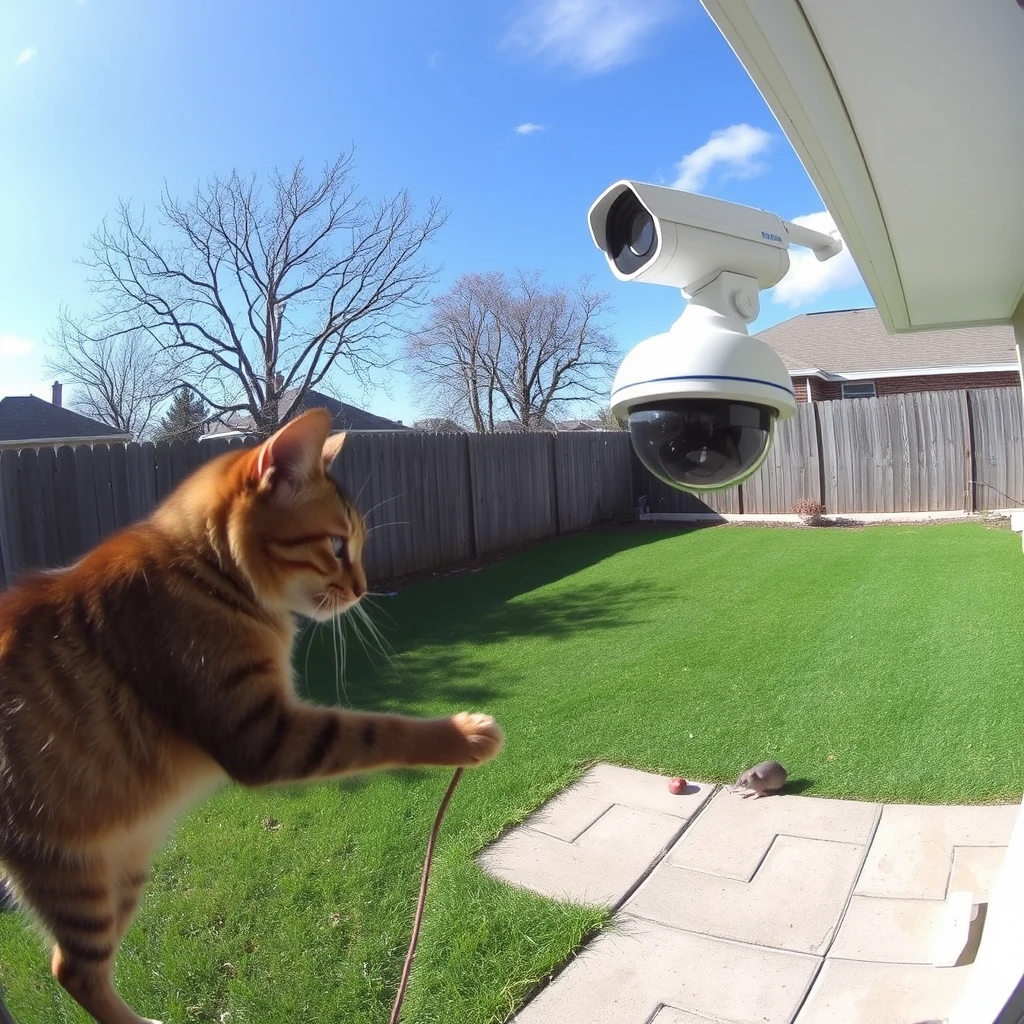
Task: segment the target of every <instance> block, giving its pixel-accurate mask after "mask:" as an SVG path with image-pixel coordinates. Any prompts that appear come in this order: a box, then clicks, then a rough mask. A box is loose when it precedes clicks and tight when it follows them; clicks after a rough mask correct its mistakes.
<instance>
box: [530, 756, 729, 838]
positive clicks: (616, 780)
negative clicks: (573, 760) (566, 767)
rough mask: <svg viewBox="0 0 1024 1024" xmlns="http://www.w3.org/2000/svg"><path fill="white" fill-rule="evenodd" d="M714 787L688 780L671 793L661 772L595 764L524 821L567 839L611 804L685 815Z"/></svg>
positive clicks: (585, 826) (696, 807)
mask: <svg viewBox="0 0 1024 1024" xmlns="http://www.w3.org/2000/svg"><path fill="white" fill-rule="evenodd" d="M714 790H715V787H714V785H709V784H708V783H702V782H691V783H690V785H689V786H688V787H687V790H686V792H684V793H682V794H680V795H679V796H675V795H673V794H672V793H670V792H669V791H668V779H667V778H665V777H664V776H661V775H652V774H650V773H649V772H639V771H636V770H634V769H632V768H620V767H618V766H617V765H611V764H599V765H595V766H594V767H593V768H591V769H590V770H589V771H588V772H587V773H586V774H585V775H584V776H583V777H582V778H581V779H579V780H578V781H577V782H574V783H573V784H572V785H570V786H568V787H566V789H564V790H563V791H562V792H561V793H559V794H558V796H556V797H554V798H553V799H551V800H549V801H548V802H547V803H546V804H545V805H544V807H542V808H541V809H540V810H539V811H537V813H536V814H534V815H532V816H531V817H530V818H529V819H528V820H527V821H526V823H525V824H526V826H527V827H528V828H532V829H534V830H535V831H537V832H543V833H544V834H545V835H549V836H554V837H555V838H557V839H562V840H564V841H565V842H567V843H571V842H573V841H574V840H575V839H576V838H577V837H578V836H580V835H581V834H582V833H583V832H584V831H585V830H586V829H587V828H589V827H590V825H592V824H593V823H594V822H595V821H597V819H598V818H599V817H601V815H602V814H604V813H605V812H606V811H607V810H608V808H609V807H611V806H612V805H613V804H621V805H623V806H625V807H635V808H638V809H640V810H648V811H657V812H658V813H659V814H670V815H672V816H673V817H677V818H683V819H688V818H691V817H693V815H695V814H696V813H697V811H699V810H700V808H701V807H702V806H703V805H704V803H705V801H706V800H707V799H708V798H709V797H710V796H711V794H712V793H713V792H714Z"/></svg>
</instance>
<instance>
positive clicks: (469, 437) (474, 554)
mask: <svg viewBox="0 0 1024 1024" xmlns="http://www.w3.org/2000/svg"><path fill="white" fill-rule="evenodd" d="M460 436H461V437H462V439H463V441H464V444H463V446H462V447H463V449H464V450H465V452H466V470H467V477H468V479H469V495H468V498H469V546H470V551H471V556H470V557H471V558H474V559H476V558H479V557H480V540H479V538H478V537H477V525H476V487H477V480H476V473H475V472H474V470H473V438H474V437H479V436H480V435H479V434H462V435H460Z"/></svg>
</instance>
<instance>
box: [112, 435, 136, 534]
mask: <svg viewBox="0 0 1024 1024" xmlns="http://www.w3.org/2000/svg"><path fill="white" fill-rule="evenodd" d="M110 493H111V496H112V498H113V505H114V528H115V529H117V530H120V529H121V528H122V527H125V526H127V525H128V524H129V523H130V522H131V521H132V516H131V513H130V512H129V511H128V459H127V451H126V450H125V446H124V445H123V444H112V445H111V446H110Z"/></svg>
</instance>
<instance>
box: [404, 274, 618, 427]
mask: <svg viewBox="0 0 1024 1024" xmlns="http://www.w3.org/2000/svg"><path fill="white" fill-rule="evenodd" d="M607 301H608V300H607V297H606V296H604V295H602V294H599V293H595V292H592V291H591V290H590V287H589V281H588V280H587V279H583V280H582V281H580V282H579V283H578V284H576V285H574V286H563V285H557V286H554V287H546V286H545V285H544V284H543V283H542V281H541V279H540V276H539V275H537V274H522V273H520V274H517V275H516V276H515V278H513V279H509V278H508V277H507V276H506V275H504V274H500V273H493V274H486V275H467V276H465V277H462V278H460V279H459V280H458V281H456V282H455V284H454V285H453V286H452V287H451V288H450V289H449V290H448V291H447V292H445V293H444V294H443V295H440V296H437V297H436V298H435V299H434V300H433V303H432V308H431V313H430V316H429V318H428V320H427V322H426V324H425V325H424V326H423V328H422V329H421V330H420V331H419V332H417V333H416V334H415V335H413V336H412V337H411V338H409V339H408V341H407V342H406V345H405V350H404V353H403V356H404V362H405V366H406V368H407V370H408V372H409V373H410V375H411V376H412V378H413V380H414V381H415V383H416V385H417V388H418V390H419V394H420V399H421V404H422V405H423V407H424V409H425V410H428V411H430V412H432V413H434V414H436V415H439V416H446V417H450V418H451V419H454V420H456V421H457V422H466V423H469V424H472V426H473V429H475V430H477V431H479V432H481V433H490V432H492V431H494V429H495V426H496V424H497V423H498V422H500V421H501V420H503V419H509V418H511V419H512V420H513V421H514V423H515V424H517V425H518V427H519V429H521V430H534V429H538V428H541V427H543V425H544V424H546V423H547V422H549V421H550V419H551V418H553V417H554V416H556V415H558V414H560V413H562V412H564V411H565V410H566V409H567V408H568V407H569V406H572V405H575V404H578V403H580V402H584V401H587V400H588V399H593V397H594V396H595V395H597V394H599V393H600V392H601V391H603V390H604V389H605V388H606V387H607V383H608V379H609V376H610V375H611V373H612V372H613V370H614V367H615V358H616V353H615V345H614V343H613V342H612V340H611V338H610V336H609V335H608V333H607V331H606V329H605V327H604V324H603V319H604V315H605V313H606V312H607Z"/></svg>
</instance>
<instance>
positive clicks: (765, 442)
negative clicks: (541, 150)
mask: <svg viewBox="0 0 1024 1024" xmlns="http://www.w3.org/2000/svg"><path fill="white" fill-rule="evenodd" d="M588 219H589V222H590V233H591V235H592V237H593V239H594V242H595V244H596V245H597V247H598V248H599V249H601V250H602V251H603V252H604V254H605V257H606V259H607V261H608V266H609V268H610V269H611V272H612V273H613V274H614V275H615V276H616V277H617V278H618V279H619V280H620V281H641V282H646V283H648V284H662V285H668V286H670V287H673V288H679V289H680V290H681V291H682V293H683V297H684V298H685V299H687V300H688V301H687V305H686V308H685V309H684V310H683V314H682V316H680V317H679V319H678V320H677V321H676V322H675V323H674V324H673V325H672V327H671V328H670V329H669V330H668V331H667V332H666V333H664V334H657V335H655V336H654V337H653V338H648V339H647V340H646V341H642V342H640V344H639V345H637V346H636V347H635V348H634V349H633V350H632V351H631V352H630V353H629V354H628V355H627V356H626V358H625V359H624V360H623V361H622V365H621V366H620V367H619V371H618V373H617V374H616V375H615V381H614V383H613V384H612V395H611V409H612V412H613V413H614V415H615V416H616V417H618V418H619V419H620V420H625V421H626V422H627V423H628V425H629V433H630V438H631V440H632V443H633V448H634V450H635V451H636V453H637V456H638V457H639V459H640V461H641V462H642V463H643V464H644V465H645V466H646V467H647V468H648V469H649V470H650V471H651V473H653V474H654V476H656V477H658V478H659V479H660V480H663V481H664V482H665V483H667V484H669V485H670V486H672V487H676V488H679V489H680V490H685V491H692V492H694V493H697V494H700V493H702V492H706V491H717V490H723V489H725V488H727V487H732V486H734V485H736V484H738V483H740V482H741V481H743V480H744V479H746V478H747V477H748V476H750V475H751V474H752V473H754V472H755V471H756V470H757V468H758V467H759V466H760V465H761V463H762V462H764V460H765V457H766V456H767V455H768V451H769V449H770V447H771V443H772V438H773V436H774V432H775V424H776V422H777V421H778V420H780V419H788V418H789V417H790V416H793V415H794V414H795V413H796V399H795V397H794V395H793V386H792V384H791V382H790V377H789V373H788V372H787V370H786V367H785V365H784V364H783V362H782V360H781V359H780V358H779V357H778V355H776V353H775V351H774V350H773V349H772V348H770V347H769V346H768V345H767V344H765V343H764V342H763V341H760V340H759V339H757V338H752V337H751V336H750V335H749V334H748V333H747V324H749V323H751V322H753V321H754V320H755V319H757V314H758V309H759V305H760V303H759V292H760V291H761V289H763V288H772V287H774V286H775V285H776V284H778V283H779V281H781V280H782V278H783V277H785V275H786V272H787V271H788V270H789V252H788V249H789V246H790V245H791V244H794V245H800V246H805V247H807V248H809V249H811V250H813V251H814V254H815V256H816V257H817V258H818V259H819V260H827V259H830V258H831V257H832V256H835V255H836V254H837V253H839V252H841V251H842V247H843V246H842V241H841V240H840V239H838V238H833V237H832V236H830V235H825V234H822V233H820V232H818V231H811V230H810V229H809V228H805V227H801V226H800V225H798V224H791V223H789V222H788V221H784V220H782V219H781V218H780V217H776V216H775V215H774V214H771V213H767V212H765V211H764V210H755V209H752V208H751V207H748V206H740V205H738V204H736V203H727V202H725V201H724V200H721V199H713V198H711V197H710V196H702V195H696V194H695V193H693V192H683V191H681V190H679V189H674V188H665V187H664V186H661V185H646V184H643V183H641V182H636V181H619V182H616V183H615V184H614V185H612V186H611V187H610V188H608V189H606V190H605V191H604V192H603V193H602V194H601V195H600V196H599V197H598V198H597V200H596V201H595V202H594V204H593V205H592V206H591V208H590V212H589V215H588Z"/></svg>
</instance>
